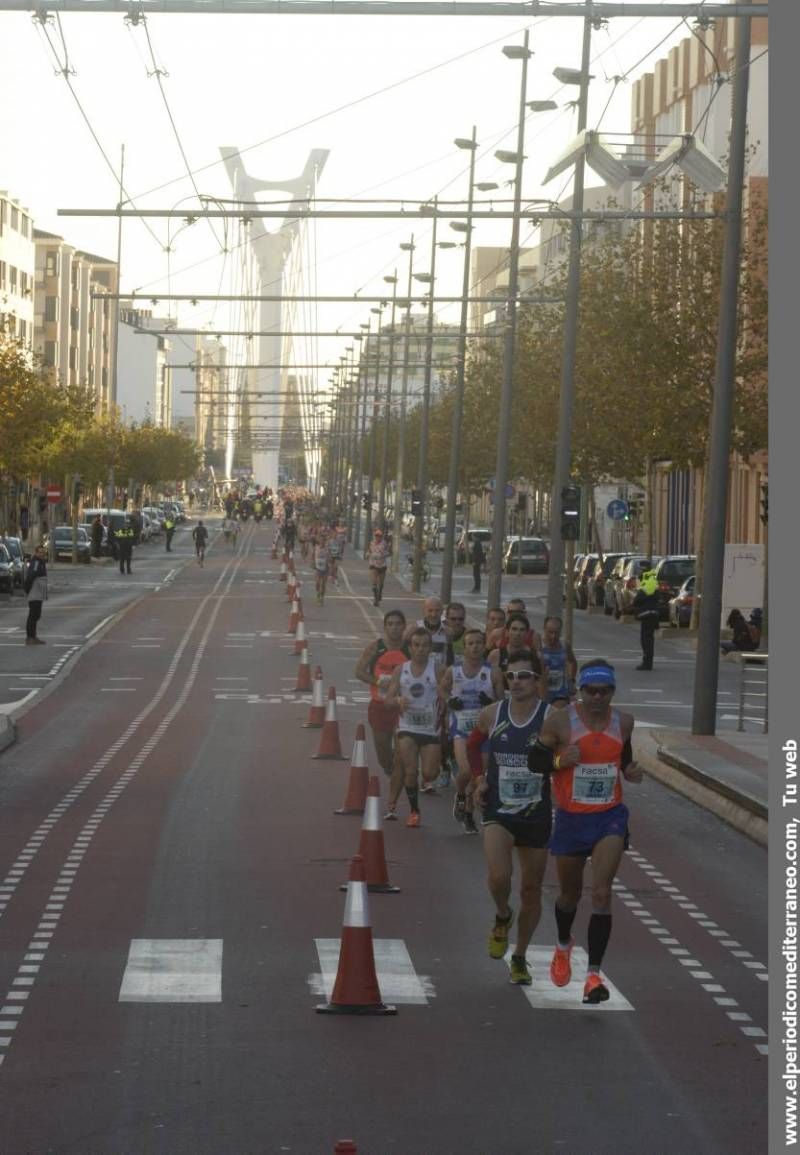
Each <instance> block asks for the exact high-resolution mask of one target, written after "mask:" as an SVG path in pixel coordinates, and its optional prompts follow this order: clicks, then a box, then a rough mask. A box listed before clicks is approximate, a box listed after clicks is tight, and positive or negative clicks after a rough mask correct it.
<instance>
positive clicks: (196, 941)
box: [119, 938, 222, 1003]
mask: <svg viewBox="0 0 800 1155" xmlns="http://www.w3.org/2000/svg"><path fill="white" fill-rule="evenodd" d="M119 1002H121V1003H221V1002H222V939H221V938H189V939H180V938H177V939H176V938H161V939H152V938H135V939H133V940H132V941H131V945H130V949H129V951H128V961H127V964H126V966H125V973H124V974H123V976H122V985H121V986H120V991H119Z"/></svg>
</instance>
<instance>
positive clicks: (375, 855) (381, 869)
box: [339, 774, 400, 894]
mask: <svg viewBox="0 0 800 1155" xmlns="http://www.w3.org/2000/svg"><path fill="white" fill-rule="evenodd" d="M380 806H381V787H380V783H379V781H378V777H377V775H376V774H373V775H372V776H371V777H370V780H369V787H368V789H367V804H366V807H365V808H364V821H363V822H362V823H361V841H360V842H359V844H358V853H359V854H360V855H361V857H362V858H363V859H364V874H365V877H366V880H367V890H370V891H372V892H373V893H375V894H399V893H400V887H399V886H392V884H391V883H390V882H389V871H388V870H387V868H386V851H385V850H384V847H383V827H382V825H381V810H380ZM339 889H340V890H344V889H345V887H344V886H340V887H339Z"/></svg>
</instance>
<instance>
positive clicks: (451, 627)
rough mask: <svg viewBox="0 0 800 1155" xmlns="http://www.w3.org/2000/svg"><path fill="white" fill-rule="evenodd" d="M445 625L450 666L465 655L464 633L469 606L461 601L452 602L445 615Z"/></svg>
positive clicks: (447, 660)
mask: <svg viewBox="0 0 800 1155" xmlns="http://www.w3.org/2000/svg"><path fill="white" fill-rule="evenodd" d="M444 627H445V631H446V633H447V657H446V659H445V660H446V662H447V665H448V666H452V665H453V663H454V662H460V661H461V659H462V658H463V657H464V635H465V633H466V629H467V608H466V606H465V605H463V604H462V603H461V602H451V603H450V605H449V606H448V607H447V613H446V614H445V616H444Z"/></svg>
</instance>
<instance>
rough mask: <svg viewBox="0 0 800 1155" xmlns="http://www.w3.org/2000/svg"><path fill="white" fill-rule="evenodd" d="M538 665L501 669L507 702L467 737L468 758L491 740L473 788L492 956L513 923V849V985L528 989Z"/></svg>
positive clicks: (544, 798)
mask: <svg viewBox="0 0 800 1155" xmlns="http://www.w3.org/2000/svg"><path fill="white" fill-rule="evenodd" d="M541 673H542V667H541V664H540V662H539V657H538V655H537V654H535V653H534V652H533V651H532V650H525V651H523V652H521V653H517V654H514V655H513V657H512V658H511V660H510V662H509V665H508V670H507V671H506V682H507V685H508V690H509V697H508V698H507V699H505V698H504V699H502V700H501V701H499V702H497V703H496V704H493V705H491V706H487V707H486V708H485V709H483V710H481V712H480V715H479V716H478V721H477V723H476V725H475V727H474V729H473V731H472V734H471V735H470V738H469V742H468V747H469V751H470V754H476V753H477V751H478V750H479V749H480V747H481V743H482V742H483V741H484V740H485V739H486V738H487V737H488V744H489V755H488V765H487V767H486V769H485V771H484V773H483V775H482V776H481V777H480V778H479V780H478V782H477V784H476V787H475V796H476V800H477V802H478V804H479V805H480V806H481V807H482V808H483V820H482V825H483V828H484V839H483V849H484V853H485V855H486V865H487V867H488V871H489V879H488V881H489V892H490V893H491V895H492V898H493V899H494V903H495V908H496V913H495V921H494V926H493V927H492V930H491V931H490V933H489V943H488V946H489V954H490V956H491V957H492V958H497V959H500V958H504V957H505V954H506V950H507V948H508V932H509V929H510V927H511V923H512V921H513V918H514V912H513V910H512V909H511V906H510V905H509V899H510V897H511V880H512V874H513V854H512V850H513V848H514V847H516V850H517V859H518V861H519V868H520V888H519V915H518V918H517V942H516V946H515V947H514V951H513V953H512V956H511V982H512V983H518V984H520V985H522V986H528V985H530V982H531V973H530V969H529V967H528V963H527V961H526V958H525V955H526V951H527V949H528V945H529V943H530V941H531V937H532V935H533V932H534V931H535V930H536V927H537V925H538V922H539V918H540V916H541V912H542V879H543V878H544V872H545V868H546V867H547V843H548V840H549V838H550V829H551V824H552V812H551V808H550V775H549V773H547V772H546V771H541V770H530V769H529V768H528V757H529V752H530V749H531V747H532V746H533V744H534V742H535V741H536V736H537V734H538V733H539V730H540V729H541V727H542V723H543V722H544V718H545V715H546V713H547V703H546V702H544V701H543V700H542V699H541V698H540V696H539V682H540V678H541Z"/></svg>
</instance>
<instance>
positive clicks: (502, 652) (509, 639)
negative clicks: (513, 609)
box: [489, 613, 531, 673]
mask: <svg viewBox="0 0 800 1155" xmlns="http://www.w3.org/2000/svg"><path fill="white" fill-rule="evenodd" d="M530 633H531V625H530V622H529V621H528V619H527V618H526V617H525V615H524V614H519V613H513V614H509V616H508V621H507V622H506V629H505V636H506V640H505V642H504V644H503V645H502V646H499V647H498V648H497V649H495V650H492V652H491V653H490V654H489V662H490V664H491V665H492V666H496V667H497V668H498V669H499V670H501V671H502V672H503V673H505V671H506V670H507V669H508V663H509V662H510V661H511V659H512V656H513V655H514V654H520V653H522V651H523V650H529V649H530V646H528V645H526V638H528V637H529V636H530Z"/></svg>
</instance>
